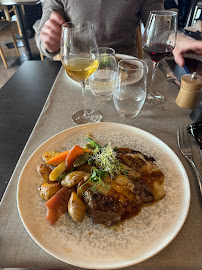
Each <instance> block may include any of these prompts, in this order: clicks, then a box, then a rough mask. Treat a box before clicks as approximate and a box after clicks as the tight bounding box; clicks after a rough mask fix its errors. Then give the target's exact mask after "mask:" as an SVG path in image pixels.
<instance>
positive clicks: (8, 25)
mask: <svg viewBox="0 0 202 270" xmlns="http://www.w3.org/2000/svg"><path fill="white" fill-rule="evenodd" d="M3 31H9V32H10V34H11V37H12V39H13V44H14V47H15V50H16V53H17V56H18V57H20V53H19V51H18V47H17V44H16V40H15V36H14V33H13V30H12V22H9V21H7V20H0V34H1V33H2V32H3ZM0 55H1V58H2V60H3V63H4V66H5V68H6V69H7V68H8V65H7V62H6V59H5V56H4V53H3V50H2V47H1V44H0Z"/></svg>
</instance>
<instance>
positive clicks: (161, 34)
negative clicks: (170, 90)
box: [143, 10, 177, 104]
mask: <svg viewBox="0 0 202 270" xmlns="http://www.w3.org/2000/svg"><path fill="white" fill-rule="evenodd" d="M176 34H177V13H176V12H173V11H163V10H157V11H151V12H150V15H149V18H148V20H147V24H146V27H145V32H144V35H143V49H144V51H145V52H146V53H147V54H149V56H150V57H151V59H152V61H153V70H152V81H151V85H150V88H149V90H148V94H147V98H146V103H147V104H159V103H161V102H163V100H164V96H163V95H162V93H160V92H158V91H156V90H154V87H153V82H154V79H155V74H156V70H157V67H158V65H159V61H161V60H162V59H163V58H164V57H165V56H167V55H169V54H170V53H171V52H172V51H173V49H174V47H175V42H176Z"/></svg>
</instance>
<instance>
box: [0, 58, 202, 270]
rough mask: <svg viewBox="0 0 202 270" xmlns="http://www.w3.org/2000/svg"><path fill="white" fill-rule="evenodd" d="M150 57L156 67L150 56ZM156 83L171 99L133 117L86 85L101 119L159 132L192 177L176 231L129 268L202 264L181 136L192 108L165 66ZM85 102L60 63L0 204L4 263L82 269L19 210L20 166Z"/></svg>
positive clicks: (0, 261)
mask: <svg viewBox="0 0 202 270" xmlns="http://www.w3.org/2000/svg"><path fill="white" fill-rule="evenodd" d="M148 63H149V65H150V67H151V62H150V61H149V62H148ZM150 75H151V74H149V76H150ZM155 87H157V88H159V89H161V90H164V92H165V95H166V101H165V102H164V103H162V104H159V105H157V106H152V107H149V106H147V105H144V107H143V109H142V111H141V112H140V113H139V115H137V116H136V117H135V118H134V119H124V118H121V117H120V116H119V115H118V113H117V112H116V109H115V107H114V104H113V100H111V101H109V102H102V101H100V100H99V99H95V97H94V96H93V95H92V94H91V92H90V90H87V104H88V107H90V108H96V109H98V110H99V111H100V112H101V113H102V114H103V119H102V121H104V122H116V123H123V124H128V125H131V126H135V127H138V128H141V129H143V130H146V131H148V132H150V133H151V134H153V135H155V136H157V137H158V138H159V139H161V140H162V141H163V142H165V143H166V144H167V145H168V146H170V147H171V149H172V150H173V151H174V152H175V153H176V154H177V155H178V157H179V158H180V160H181V161H182V163H183V165H184V167H185V169H186V171H187V174H188V177H189V180H190V186H191V205H190V210H189V214H188V217H187V219H186V221H185V224H184V226H183V227H182V229H181V231H180V232H179V234H178V235H177V237H176V238H175V239H174V240H173V241H172V242H171V243H170V244H169V245H168V246H167V247H166V248H165V249H163V250H162V251H161V252H160V253H158V254H157V255H155V256H153V257H152V258H150V259H148V260H146V261H144V262H142V263H140V264H137V265H135V266H131V267H127V268H126V269H143V270H146V269H149V270H153V269H155V270H158V269H159V270H164V269H165V270H168V269H192V270H194V269H201V267H202V256H201V254H202V217H201V209H200V199H201V198H200V194H199V192H198V184H197V182H196V178H195V175H194V173H193V171H192V169H191V167H190V166H189V164H188V163H187V161H186V160H185V159H184V158H183V157H182V155H181V154H180V152H179V150H178V147H177V141H176V130H177V126H178V125H181V124H183V125H185V126H187V125H188V124H190V123H191V119H190V118H189V114H190V110H186V109H182V108H180V107H178V106H177V105H176V104H175V98H176V96H177V94H178V88H177V87H176V86H175V85H174V84H170V83H168V82H167V81H166V79H165V77H164V75H163V74H162V73H161V72H160V71H158V72H157V76H156V81H155ZM82 105H83V102H82V95H81V89H80V86H79V85H76V84H75V83H74V82H72V81H71V80H70V79H69V78H68V77H67V75H66V74H65V72H64V70H63V68H61V70H60V72H59V74H58V77H57V78H56V81H55V83H54V85H53V87H52V90H51V92H50V94H49V96H48V99H47V101H46V104H45V106H44V108H43V111H42V113H41V115H40V117H39V119H38V121H37V123H36V126H35V128H34V130H33V132H32V134H31V135H30V138H29V140H28V142H27V144H26V146H25V149H24V151H23V153H22V155H21V157H20V159H19V161H18V164H17V165H16V168H15V170H14V172H13V175H12V177H11V179H10V182H9V185H8V187H7V190H6V192H5V194H4V197H3V199H2V203H1V208H0V267H25V268H46V269H79V268H78V267H74V266H71V265H68V264H66V263H64V262H61V261H59V260H57V259H55V258H54V257H52V256H51V255H49V254H48V253H46V252H45V251H44V250H43V249H41V248H40V247H39V246H38V245H37V244H36V243H35V242H34V241H33V240H32V239H31V237H30V236H29V235H28V233H27V232H26V230H25V228H24V226H23V224H22V222H21V220H20V217H19V214H18V210H17V202H16V191H17V183H18V179H19V175H20V173H21V170H22V169H23V166H24V164H25V162H26V161H27V159H28V158H29V157H30V155H31V154H32V152H33V151H34V150H35V149H36V148H37V147H38V146H40V145H41V144H42V143H43V142H44V141H45V140H47V139H49V138H50V137H51V136H53V135H55V134H56V133H58V132H60V131H62V130H65V129H67V128H70V127H72V126H74V124H73V123H72V121H71V115H72V113H73V112H75V111H76V110H77V109H81V108H83V106H82ZM192 142H193V150H194V157H195V161H196V164H197V165H198V168H199V169H200V165H201V164H200V160H199V149H198V147H197V145H196V143H195V142H194V141H192Z"/></svg>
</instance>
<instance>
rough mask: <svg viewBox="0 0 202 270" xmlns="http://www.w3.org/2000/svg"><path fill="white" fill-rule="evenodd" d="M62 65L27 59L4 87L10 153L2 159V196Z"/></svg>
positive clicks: (3, 140)
mask: <svg viewBox="0 0 202 270" xmlns="http://www.w3.org/2000/svg"><path fill="white" fill-rule="evenodd" d="M60 67H61V63H60V62H53V61H43V62H41V61H26V62H24V63H23V65H22V66H21V67H20V68H19V69H18V70H17V72H16V73H15V74H14V75H13V76H12V77H11V78H10V80H9V81H8V82H7V83H6V84H5V85H4V86H3V87H2V88H1V90H0V123H1V124H0V149H1V150H3V152H4V153H5V154H6V156H5V157H4V158H3V159H1V162H0V163H1V165H0V167H1V170H0V171H1V172H2V174H1V176H0V199H1V198H2V196H3V193H4V191H5V189H6V186H7V184H8V182H9V179H10V177H11V174H12V172H13V170H14V168H15V165H16V163H17V161H18V158H19V156H20V154H21V152H22V150H23V148H24V146H25V143H26V141H27V140H28V138H29V135H30V133H31V131H32V129H33V127H34V125H35V123H36V121H37V118H38V117H39V115H40V112H41V110H42V108H43V105H44V102H45V101H46V98H47V96H48V94H49V92H50V89H51V87H52V84H53V82H54V80H55V77H56V75H57V73H58V71H59V69H60ZM30 70H31V71H32V72H30ZM25 116H26V117H25ZM11 127H12V129H11ZM13 151H14V152H15V155H13Z"/></svg>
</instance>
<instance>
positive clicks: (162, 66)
mask: <svg viewBox="0 0 202 270" xmlns="http://www.w3.org/2000/svg"><path fill="white" fill-rule="evenodd" d="M159 68H160V70H161V71H162V72H163V73H164V75H165V76H166V78H167V81H168V82H174V83H175V84H176V85H177V87H178V88H180V82H179V81H178V79H177V77H176V76H175V74H174V73H173V71H172V70H171V68H170V66H169V65H168V63H167V62H166V60H162V61H161V62H160V63H159Z"/></svg>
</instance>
